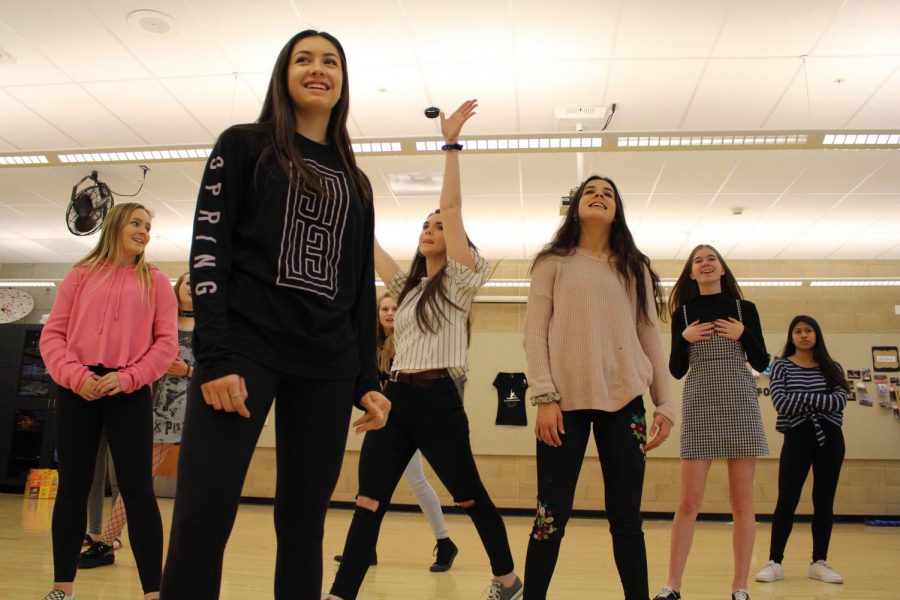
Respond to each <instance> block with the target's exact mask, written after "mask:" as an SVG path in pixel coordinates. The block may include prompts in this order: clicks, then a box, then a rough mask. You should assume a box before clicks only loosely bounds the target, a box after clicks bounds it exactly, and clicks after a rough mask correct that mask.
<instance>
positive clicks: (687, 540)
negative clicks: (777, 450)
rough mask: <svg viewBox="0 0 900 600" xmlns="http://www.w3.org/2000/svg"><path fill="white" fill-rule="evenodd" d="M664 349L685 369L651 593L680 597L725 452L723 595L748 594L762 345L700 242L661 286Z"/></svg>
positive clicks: (733, 287)
mask: <svg viewBox="0 0 900 600" xmlns="http://www.w3.org/2000/svg"><path fill="white" fill-rule="evenodd" d="M669 310H670V314H671V315H672V352H671V354H670V355H669V372H670V373H671V374H672V375H673V376H674V377H675V378H676V379H681V378H682V377H685V376H687V379H686V380H685V383H684V390H683V396H682V398H683V404H682V419H681V488H680V490H679V498H678V508H677V510H676V511H675V518H674V519H673V521H672V539H671V542H670V547H669V574H668V576H667V578H666V585H665V586H664V587H663V588H662V590H660V592H659V593H658V594H657V595H656V596H655V597H654V598H653V600H680V598H681V591H682V590H681V584H682V583H683V581H682V580H683V577H684V570H685V567H686V565H687V559H688V554H689V553H690V550H691V542H692V540H693V537H694V527H695V525H696V522H697V515H698V514H699V513H700V510H701V508H702V506H703V496H704V493H705V488H706V482H707V480H708V475H709V470H710V468H711V467H712V462H713V460H714V459H725V461H726V463H727V468H728V500H729V503H730V505H731V510H732V516H733V525H732V537H731V544H732V554H733V556H734V576H733V578H732V580H731V600H750V593H749V592H748V591H747V580H748V578H749V571H750V560H751V558H752V556H753V543H754V537H755V531H756V527H755V522H756V511H755V509H754V506H753V486H754V479H755V474H756V459H757V457H759V456H764V455H766V454H768V452H769V447H768V444H767V443H766V434H765V431H764V430H763V426H762V418H761V416H760V412H759V401H758V399H757V392H756V383H755V382H754V381H753V377H752V375H751V373H750V370H749V368H748V367H747V363H750V365H751V366H752V367H753V368H754V369H755V370H757V371H764V370H765V369H766V367H767V366H768V364H769V353H768V352H767V351H766V343H765V339H764V337H763V333H762V325H761V324H760V321H759V312H758V311H757V309H756V306H755V305H754V304H753V303H752V302H750V301H748V300H744V299H743V294H742V293H741V288H740V286H739V285H738V282H737V279H736V278H735V277H734V273H732V272H731V270H730V269H729V268H728V265H726V264H725V259H723V258H722V255H721V254H719V252H718V251H717V250H716V249H715V248H713V247H712V246H709V245H707V244H701V245H699V246H697V247H695V248H694V249H693V250H692V251H691V253H690V255H689V256H688V259H687V261H686V262H685V264H684V268H683V269H682V272H681V275H679V277H678V279H677V280H676V281H675V285H674V286H673V287H672V291H671V293H670V294H669Z"/></svg>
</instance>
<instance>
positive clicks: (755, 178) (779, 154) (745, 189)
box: [722, 150, 827, 193]
mask: <svg viewBox="0 0 900 600" xmlns="http://www.w3.org/2000/svg"><path fill="white" fill-rule="evenodd" d="M822 152H825V151H822ZM819 156H822V153H821V152H820V151H811V152H797V151H791V150H762V151H753V152H740V153H735V157H736V158H739V159H740V162H738V165H737V168H736V169H735V171H734V173H732V174H731V177H729V178H728V181H727V182H726V183H725V186H724V187H723V188H722V192H723V193H756V192H768V193H776V192H782V191H784V190H785V189H787V187H788V186H789V185H790V184H791V182H792V181H794V180H795V179H797V177H798V176H799V175H800V173H801V172H802V171H803V170H804V169H805V168H807V166H808V165H809V164H810V163H811V162H813V161H815V160H816V159H817V157H819ZM822 191H827V190H822Z"/></svg>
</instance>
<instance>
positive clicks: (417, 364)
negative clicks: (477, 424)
mask: <svg viewBox="0 0 900 600" xmlns="http://www.w3.org/2000/svg"><path fill="white" fill-rule="evenodd" d="M477 106H478V104H477V102H476V101H475V100H469V101H467V102H464V103H463V104H462V106H460V107H459V108H458V109H457V110H456V112H454V113H453V114H452V115H450V116H449V117H447V118H445V117H444V114H443V113H441V115H440V116H441V132H442V133H443V135H444V140H445V142H446V144H445V145H444V147H443V150H445V151H446V153H447V155H446V158H445V163H444V180H443V184H442V187H441V197H440V210H439V211H435V212H434V213H432V214H431V215H429V216H428V217H427V218H426V220H425V222H424V223H423V224H422V231H421V233H420V234H419V247H418V250H417V252H416V255H415V257H414V258H413V261H412V264H411V265H410V269H409V272H408V273H406V272H404V271H402V270H401V269H400V268H399V266H398V265H397V263H396V262H395V261H394V260H393V259H392V258H391V257H390V255H388V254H387V252H385V251H384V249H383V248H381V246H380V245H379V244H378V242H377V241H376V242H375V257H374V258H375V270H376V271H377V272H378V275H379V276H381V278H382V279H383V280H384V282H385V284H386V285H387V288H388V291H389V292H390V293H391V294H392V295H395V296H396V297H397V301H398V303H399V305H400V306H399V309H398V311H397V315H396V318H395V320H394V335H393V337H394V344H395V355H394V362H393V364H392V365H391V373H390V377H389V380H388V384H387V387H386V388H385V394H386V395H387V396H388V398H390V399H391V403H392V409H391V411H392V412H391V419H390V420H389V421H388V424H387V426H386V427H385V428H384V429H383V430H381V431H379V432H378V433H377V434H375V433H374V432H369V433H367V434H366V437H365V440H364V441H363V445H362V450H361V451H360V456H359V492H358V495H357V497H356V511H355V513H354V514H353V521H352V522H351V524H350V530H349V531H348V532H347V541H346V542H345V544H344V551H343V553H342V558H341V567H340V569H339V570H338V572H337V575H336V576H335V579H334V584H333V585H332V586H331V592H330V594H329V595H328V596H327V598H329V600H353V599H354V598H356V597H357V594H358V592H359V588H360V585H361V584H362V580H363V578H364V577H365V575H366V570H367V569H368V567H369V563H370V561H371V558H372V555H373V552H374V551H375V544H376V542H377V540H378V531H379V528H380V527H381V521H382V519H383V518H384V514H385V512H386V511H387V508H388V504H389V503H390V501H391V496H392V495H393V493H394V488H395V487H396V486H397V483H398V481H399V480H400V477H401V476H402V475H403V471H404V469H406V467H407V465H408V464H409V461H410V459H411V458H412V457H413V455H414V453H415V452H416V450H417V449H418V450H421V451H422V455H423V456H424V457H425V458H426V459H428V462H429V463H430V464H431V466H432V467H433V468H434V471H435V473H436V474H437V476H438V477H439V478H440V480H441V481H442V482H443V483H444V485H445V486H446V487H447V489H448V490H449V491H450V493H451V494H452V495H453V501H454V502H455V503H456V504H457V505H458V506H460V507H461V508H463V509H464V510H465V511H466V513H467V514H468V515H469V517H470V518H471V519H472V522H473V523H474V525H475V528H476V529H477V530H478V535H479V537H480V538H481V542H482V544H483V545H484V549H485V552H486V553H487V555H488V558H489V559H490V563H491V571H492V573H493V576H494V577H493V580H492V581H491V588H490V592H489V593H488V600H514V599H516V598H520V597H521V596H522V582H521V580H520V579H519V578H518V577H517V576H516V574H515V572H514V571H513V558H512V553H511V552H510V549H509V540H508V538H507V535H506V527H505V525H504V524H503V519H502V518H501V517H500V513H499V512H498V511H497V508H496V507H495V506H494V503H493V502H492V501H491V498H490V496H488V493H487V491H486V490H485V488H484V485H483V484H482V482H481V478H480V477H479V475H478V469H477V467H476V465H475V459H474V457H473V456H472V447H471V444H470V442H469V422H468V419H467V417H466V412H465V410H464V409H463V405H462V399H461V398H460V395H459V392H458V391H457V388H456V384H455V383H454V379H453V378H454V377H458V376H459V375H460V374H462V373H463V372H464V371H465V368H466V358H467V350H468V326H467V321H468V317H469V311H470V310H471V307H472V301H473V300H474V298H475V293H476V292H477V291H478V288H480V287H481V285H482V284H483V283H484V282H485V281H486V280H487V279H488V277H489V276H490V266H489V265H488V263H487V261H485V260H484V259H483V258H481V257H480V256H479V255H478V253H477V252H476V250H475V248H474V246H473V245H472V244H471V242H470V241H469V239H468V237H467V236H466V231H465V227H464V225H463V219H462V194H461V192H460V182H459V151H460V150H461V149H462V146H461V145H460V144H458V143H457V142H458V139H459V134H460V131H461V130H462V126H463V125H464V124H465V122H466V121H468V120H469V118H471V117H472V115H474V114H475V113H474V111H475V108H476V107H477Z"/></svg>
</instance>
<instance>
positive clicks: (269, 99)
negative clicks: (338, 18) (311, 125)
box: [256, 29, 372, 202]
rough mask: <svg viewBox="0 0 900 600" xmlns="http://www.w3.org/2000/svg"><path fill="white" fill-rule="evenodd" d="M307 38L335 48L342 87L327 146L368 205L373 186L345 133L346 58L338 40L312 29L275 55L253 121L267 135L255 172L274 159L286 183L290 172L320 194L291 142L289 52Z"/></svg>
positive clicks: (347, 109)
mask: <svg viewBox="0 0 900 600" xmlns="http://www.w3.org/2000/svg"><path fill="white" fill-rule="evenodd" d="M308 37H321V38H324V39H326V40H328V41H329V42H331V43H332V44H333V45H334V47H335V48H337V51H338V54H339V55H340V59H341V74H342V75H343V80H344V81H343V84H342V85H341V96H340V98H339V99H338V102H337V104H335V105H334V108H332V109H331V117H330V118H329V120H328V131H327V134H326V138H327V140H328V144H329V145H330V146H332V147H333V148H334V149H335V150H336V151H337V153H338V156H339V157H340V159H341V163H342V164H343V166H344V169H345V170H346V171H347V173H348V174H349V175H350V176H351V177H353V179H354V181H355V182H356V187H357V189H358V191H359V195H360V197H361V198H362V200H363V202H370V201H371V200H372V185H371V184H370V183H369V179H368V178H367V177H366V176H365V174H364V173H363V172H362V171H361V170H360V169H359V167H357V166H356V157H355V156H354V155H353V149H352V148H351V147H350V135H349V134H348V133H347V115H348V114H349V112H350V80H349V79H348V76H347V56H346V54H344V48H343V46H341V43H340V42H339V41H337V38H335V37H334V36H333V35H331V34H329V33H325V32H324V31H315V30H313V29H307V30H305V31H301V32H300V33H298V34H296V35H294V37H292V38H291V39H289V40H288V41H287V43H286V44H285V45H284V47H283V48H282V49H281V52H279V53H278V58H277V59H276V60H275V66H274V67H272V76H271V78H270V79H269V89H268V91H267V92H266V99H265V100H264V101H263V106H262V111H260V113H259V119H257V121H256V122H257V123H258V124H259V125H261V126H263V128H264V129H265V130H266V133H267V136H266V137H267V140H266V144H265V146H264V148H263V150H262V152H261V153H260V157H259V160H258V161H257V171H258V170H259V166H260V165H262V164H265V161H268V160H270V159H273V158H274V160H275V162H276V164H277V165H278V167H279V168H280V169H281V170H282V171H283V172H284V174H285V176H286V177H288V179H290V178H291V177H292V171H293V173H294V175H293V176H294V177H297V178H298V179H299V182H300V184H301V185H306V186H308V187H310V188H312V189H314V190H318V191H321V185H320V183H319V179H318V177H316V176H315V175H314V174H313V173H312V171H310V170H309V168H307V166H306V164H305V163H304V162H303V153H302V152H301V151H300V147H299V145H298V144H297V143H296V142H295V141H294V135H295V133H296V123H295V118H294V108H293V102H292V101H291V95H290V92H289V90H288V86H287V71H288V67H289V66H290V63H291V51H292V50H293V49H294V44H296V43H297V42H299V41H300V40H302V39H304V38H308Z"/></svg>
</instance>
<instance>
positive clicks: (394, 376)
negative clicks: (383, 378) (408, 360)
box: [388, 371, 400, 383]
mask: <svg viewBox="0 0 900 600" xmlns="http://www.w3.org/2000/svg"><path fill="white" fill-rule="evenodd" d="M398 375H400V371H391V374H390V375H388V381H393V382H394V383H397V376H398Z"/></svg>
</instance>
